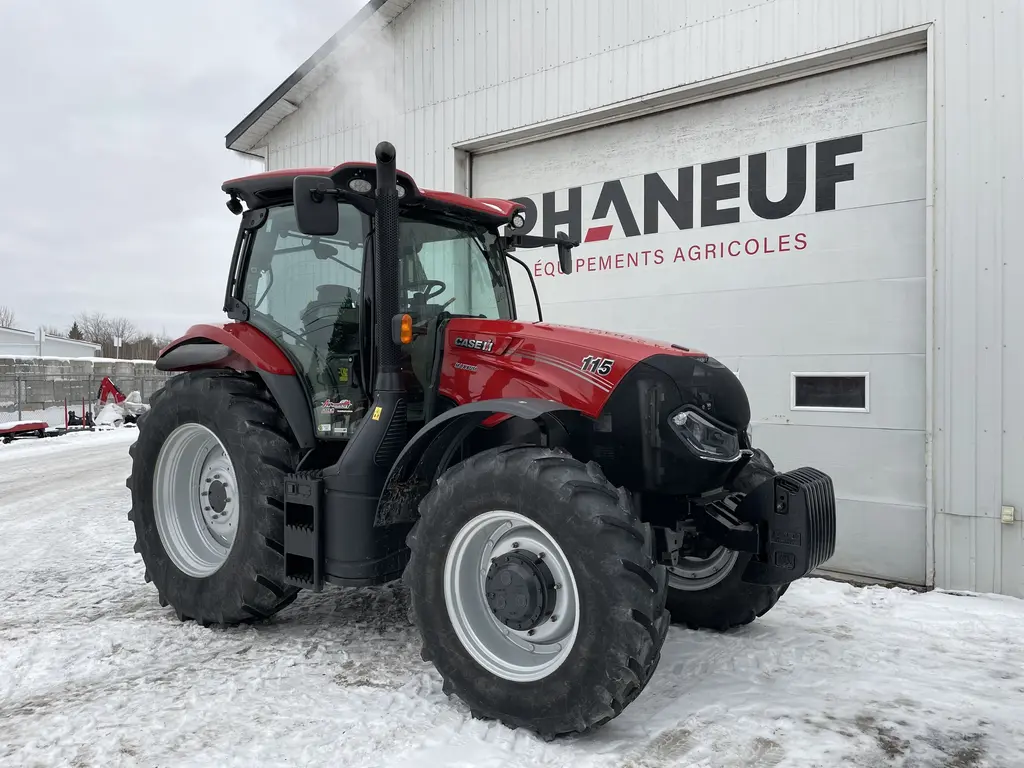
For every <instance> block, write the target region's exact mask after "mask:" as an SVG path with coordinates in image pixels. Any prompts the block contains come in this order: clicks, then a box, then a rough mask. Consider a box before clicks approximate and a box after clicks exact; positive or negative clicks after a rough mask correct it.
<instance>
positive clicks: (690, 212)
mask: <svg viewBox="0 0 1024 768" xmlns="http://www.w3.org/2000/svg"><path fill="white" fill-rule="evenodd" d="M862 149H863V135H862V134H857V135H854V136H845V137H842V138H838V139H830V140H828V141H821V142H818V143H816V144H811V145H807V144H803V145H800V146H795V147H790V148H789V149H787V150H786V170H785V174H786V184H785V192H784V194H782V195H781V196H776V199H772V197H770V196H769V194H768V157H767V154H766V153H764V152H761V153H759V154H756V155H748V156H747V163H746V168H747V173H746V177H745V178H743V179H736V178H733V179H729V178H727V177H730V176H732V177H735V176H737V175H738V174H739V173H740V171H741V162H740V160H741V158H739V157H730V158H728V159H725V160H716V161H714V162H710V163H703V164H702V165H699V166H697V167H696V168H695V167H694V166H686V167H684V168H679V169H677V170H676V172H675V183H674V184H670V183H669V182H668V181H666V179H665V177H664V176H662V174H661V173H658V172H656V173H648V174H645V175H644V176H643V184H642V192H641V193H640V194H639V195H637V194H636V190H637V185H634V191H633V194H632V199H631V196H630V195H627V193H626V189H625V188H624V186H623V180H622V179H616V180H613V181H606V182H604V184H602V185H601V188H600V191H599V192H598V195H597V202H596V203H595V205H594V207H593V210H592V211H588V214H589V215H588V216H587V218H586V219H584V211H583V189H582V187H570V188H569V189H568V190H567V192H568V195H567V197H568V204H567V206H566V207H559V206H558V204H557V203H556V195H555V193H554V192H545V193H544V194H542V195H540V196H539V199H540V207H539V210H538V204H537V199H536V197H537V196H534V197H518V198H513V199H514V200H515V201H516V202H519V203H522V204H523V205H524V206H526V223H525V224H524V225H523V227H522V228H521V229H519V230H515V231H516V232H518V233H520V234H527V233H529V232H531V231H532V230H533V228H534V227H535V226H537V221H538V218H540V220H541V221H542V226H543V232H542V234H544V235H545V236H547V237H553V236H554V235H555V232H556V229H557V228H558V227H567V228H568V232H567V234H568V235H569V237H571V238H572V239H574V240H579V241H580V242H585V243H593V242H599V241H603V240H609V239H610V238H611V237H612V234H613V233H614V232H615V228H616V224H617V225H618V227H620V228H621V229H620V232H619V233H616V234H618V235H619V236H620V237H627V238H628V237H637V236H639V235H651V234H657V233H658V232H660V231H661V222H662V221H663V219H664V217H663V216H662V215H661V212H662V211H664V213H665V214H667V216H668V218H669V219H671V221H672V223H673V224H674V225H675V228H676V229H677V230H680V231H682V230H689V229H694V228H698V227H699V228H703V227H715V226H719V225H722V224H736V223H738V222H739V221H740V207H739V205H737V204H734V205H729V203H730V202H734V203H738V201H740V199H741V196H743V195H745V196H746V201H747V205H748V206H749V208H750V210H751V212H752V213H753V214H754V215H755V216H757V217H758V218H761V219H769V220H775V219H784V218H786V217H787V216H790V215H792V214H793V213H795V212H796V211H797V210H798V209H799V208H800V206H801V205H803V203H804V200H805V199H806V197H807V194H808V192H809V191H810V192H811V194H813V195H814V210H815V211H816V212H819V211H831V210H834V209H835V207H836V187H837V186H838V185H839V184H840V183H842V182H846V181H853V178H854V164H853V162H852V160H847V161H845V162H844V161H843V160H842V157H843V156H844V155H850V154H854V153H857V152H860V151H861V150H862ZM811 154H813V156H814V178H813V180H812V182H811V184H808V178H807V163H808V156H809V155H811ZM772 186H773V187H777V186H781V184H779V185H776V184H773V185H772ZM809 186H811V187H812V189H811V190H809V189H808V187H809ZM695 193H696V194H695ZM563 199H564V197H563ZM538 214H540V215H539V216H538ZM611 217H614V219H612V218H611ZM584 222H586V225H587V229H586V231H584V229H583V227H584ZM797 242H799V238H797ZM748 252H749V250H748ZM733 255H737V254H736V253H734V254H733ZM663 258H664V257H663Z"/></svg>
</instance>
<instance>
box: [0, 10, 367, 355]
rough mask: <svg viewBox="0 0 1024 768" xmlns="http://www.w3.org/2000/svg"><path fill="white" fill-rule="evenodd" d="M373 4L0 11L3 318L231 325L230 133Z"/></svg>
mask: <svg viewBox="0 0 1024 768" xmlns="http://www.w3.org/2000/svg"><path fill="white" fill-rule="evenodd" d="M363 2H365V0H245V1H244V2H242V0H175V1H174V2H169V3H151V2H138V0H135V2H131V1H130V0H89V2H83V0H37V1H36V2H32V1H31V0H21V1H20V2H19V1H18V0H3V1H0V71H2V72H3V73H4V81H5V82H4V88H3V90H4V93H3V96H2V102H0V103H2V105H3V106H2V108H0V113H2V115H3V119H2V120H0V139H2V148H0V153H2V154H0V157H2V159H0V306H3V305H7V306H10V307H12V308H13V309H14V311H15V313H16V317H17V322H16V325H17V327H20V328H26V329H32V328H34V327H37V326H38V325H40V324H46V325H56V326H58V327H61V328H66V327H67V326H69V325H70V323H71V320H72V318H73V316H74V315H76V314H78V313H80V312H83V311H100V312H105V313H106V314H108V315H112V316H120V315H123V316H126V317H129V318H131V319H132V320H134V321H135V322H136V324H137V325H138V326H139V327H140V328H142V329H144V330H149V331H151V332H154V333H166V334H168V335H172V336H173V335H177V334H179V333H181V332H182V331H184V330H185V329H186V328H187V327H188V325H190V324H191V323H193V322H203V321H209V320H214V321H218V320H221V319H223V318H224V315H223V313H222V311H221V305H222V302H223V290H224V281H225V279H226V276H227V267H228V263H229V260H230V257H231V247H232V245H233V243H234V236H235V232H236V227H237V224H238V219H237V218H235V217H234V216H232V215H231V214H230V213H229V212H228V210H227V209H226V208H225V207H224V203H225V201H226V199H227V198H226V196H225V195H224V194H223V193H222V192H221V191H220V185H221V183H222V182H223V181H224V180H225V179H229V178H232V177H234V176H238V175H243V174H245V173H247V172H252V171H253V170H256V171H258V170H261V168H260V167H256V168H253V166H252V165H250V164H249V162H247V161H244V160H242V159H240V158H239V156H238V155H236V154H235V153H233V152H230V151H229V150H227V149H226V148H225V147H224V135H225V134H226V133H227V132H228V131H229V130H230V129H231V128H233V127H234V126H235V125H236V124H237V123H239V122H240V121H241V119H242V118H243V117H244V116H245V115H246V114H248V112H249V111H250V110H252V109H253V108H254V107H255V106H256V105H257V104H258V103H259V102H260V101H262V100H263V98H265V97H266V96H267V95H269V94H270V92H271V91H272V90H273V89H274V88H275V87H277V85H278V84H280V83H281V81H283V80H284V79H285V78H286V77H287V76H288V75H290V74H291V73H292V71H293V70H294V69H295V68H296V67H297V66H298V65H299V64H301V63H302V62H303V61H304V60H305V59H306V58H308V57H309V55H311V54H312V53H313V51H314V50H316V48H317V47H319V46H320V45H321V44H322V43H323V42H324V41H326V40H327V38H329V37H330V36H331V35H332V34H334V32H335V31H337V29H338V28H339V27H340V26H341V25H342V24H343V23H344V22H345V21H346V20H347V19H348V18H349V17H350V16H351V15H352V14H353V13H354V12H355V11H356V10H357V9H358V8H359V6H360V5H362V4H363Z"/></svg>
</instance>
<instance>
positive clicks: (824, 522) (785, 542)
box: [736, 467, 836, 584]
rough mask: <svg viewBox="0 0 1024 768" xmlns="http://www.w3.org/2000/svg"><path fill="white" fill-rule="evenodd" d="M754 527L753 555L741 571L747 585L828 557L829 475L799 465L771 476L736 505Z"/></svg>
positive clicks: (832, 544) (789, 576)
mask: <svg viewBox="0 0 1024 768" xmlns="http://www.w3.org/2000/svg"><path fill="white" fill-rule="evenodd" d="M736 515H737V517H739V518H740V519H741V520H746V521H749V522H751V523H753V524H754V525H755V526H757V528H759V529H760V533H761V536H760V547H759V550H760V551H759V553H758V556H757V557H754V558H752V559H751V561H750V563H749V564H748V565H747V567H746V569H745V570H744V572H743V577H742V578H743V581H746V582H748V583H751V584H788V583H789V582H792V581H795V580H796V579H800V578H803V577H804V576H806V575H807V574H809V573H810V572H811V571H813V570H814V569H816V568H818V567H820V566H821V565H822V564H823V563H825V562H826V561H827V560H829V559H830V558H831V557H832V555H834V554H835V550H836V496H835V490H834V488H833V486H832V478H830V477H829V476H828V475H826V474H825V473H824V472H821V471H820V470H817V469H813V468H811V467H802V468H800V469H795V470H793V471H792V472H784V473H782V474H779V475H776V476H775V477H774V478H772V480H768V481H765V482H764V483H762V484H761V485H759V486H758V487H757V488H755V489H754V490H753V491H752V492H751V493H750V494H749V495H747V496H746V497H745V498H744V499H743V501H742V502H741V503H740V505H739V506H738V507H737V508H736Z"/></svg>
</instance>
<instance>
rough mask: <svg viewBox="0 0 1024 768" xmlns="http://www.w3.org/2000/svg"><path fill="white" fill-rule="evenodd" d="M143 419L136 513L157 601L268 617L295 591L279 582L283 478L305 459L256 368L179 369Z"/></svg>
mask: <svg viewBox="0 0 1024 768" xmlns="http://www.w3.org/2000/svg"><path fill="white" fill-rule="evenodd" d="M151 402H152V408H151V409H150V410H149V411H147V412H146V413H144V414H142V416H140V417H139V420H138V425H139V437H138V440H137V441H136V442H135V444H134V445H133V446H132V447H131V449H130V454H131V456H132V462H133V463H132V474H131V476H130V477H129V478H128V481H127V483H126V485H127V486H128V488H129V489H130V490H131V492H132V510H131V512H129V513H128V519H129V520H131V521H132V522H133V523H134V524H135V533H136V544H135V551H136V552H138V553H139V554H141V555H142V559H143V562H144V563H145V566H146V580H147V581H152V582H153V584H154V585H155V586H156V588H157V592H158V594H159V599H160V604H161V605H170V606H171V607H172V608H173V609H174V611H175V613H176V615H177V616H178V618H179V619H181V620H182V621H184V620H187V619H194V620H196V621H199V622H201V623H204V624H236V623H241V622H245V621H251V620H254V619H266V618H268V617H270V616H272V615H273V614H274V613H276V612H277V611H279V610H281V609H282V608H283V607H285V606H286V605H288V604H289V603H290V602H292V600H294V599H295V595H296V594H297V591H298V590H297V589H295V588H293V587H289V586H286V585H285V584H284V583H283V581H282V578H283V575H284V555H283V546H282V540H283V529H284V518H283V480H284V474H285V473H286V472H289V471H291V469H292V468H293V467H294V466H295V463H296V461H297V459H298V449H297V446H296V444H295V440H294V438H293V437H292V436H291V432H290V430H289V428H288V425H287V422H286V421H285V420H284V418H283V416H282V415H281V413H280V412H279V410H278V409H277V407H276V405H275V404H274V402H273V400H272V399H271V398H270V396H269V395H268V394H267V392H266V390H265V389H264V388H263V387H262V384H261V383H260V382H259V380H258V379H256V378H255V377H253V376H249V375H245V374H239V373H235V372H233V371H224V370H216V371H198V372H194V373H184V374H180V375H178V376H175V377H173V378H171V379H170V380H169V381H168V383H167V385H166V386H165V387H164V388H163V389H162V390H161V391H159V392H157V393H156V394H155V395H154V396H153V398H152V401H151Z"/></svg>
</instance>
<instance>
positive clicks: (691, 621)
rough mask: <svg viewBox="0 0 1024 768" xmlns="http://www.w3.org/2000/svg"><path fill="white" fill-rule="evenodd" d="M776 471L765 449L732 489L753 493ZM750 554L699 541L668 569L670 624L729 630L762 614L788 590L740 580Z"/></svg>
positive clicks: (752, 460)
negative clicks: (691, 550)
mask: <svg viewBox="0 0 1024 768" xmlns="http://www.w3.org/2000/svg"><path fill="white" fill-rule="evenodd" d="M775 474H777V473H776V471H775V465H774V464H773V463H772V460H771V459H770V458H769V457H768V454H766V453H765V452H764V451H762V450H760V449H756V450H755V451H754V457H753V458H752V459H751V460H750V462H749V463H748V464H747V466H746V467H744V468H743V471H742V472H740V474H739V476H738V477H737V478H736V481H735V484H734V488H733V490H736V491H739V492H741V493H750V492H752V491H753V490H754V489H755V488H756V487H757V486H758V485H760V484H761V483H763V482H765V481H767V480H769V479H771V478H772V477H773V476H774V475H775ZM751 557H752V555H751V554H750V553H748V552H737V551H736V550H732V549H726V548H725V547H721V546H717V547H716V546H715V545H714V544H710V543H709V542H706V541H699V542H698V545H697V547H696V548H695V550H694V551H693V552H690V553H687V554H686V555H685V556H683V555H681V556H680V558H679V562H678V564H677V565H676V566H673V567H671V568H669V574H668V601H667V605H668V609H669V611H670V612H671V613H672V621H673V622H675V623H677V624H682V625H683V626H686V627H689V628H690V629H714V630H718V631H725V630H728V629H732V628H733V627H740V626H744V625H746V624H749V623H750V622H752V621H754V619H757V618H759V617H761V616H764V615H765V614H766V613H768V611H770V610H771V609H772V608H774V607H775V604H776V603H777V602H778V601H779V598H781V597H782V596H783V595H784V594H785V593H786V590H787V589H788V588H789V585H788V584H785V585H783V586H782V587H776V586H770V585H761V584H748V583H746V582H745V581H743V580H742V579H741V578H740V577H741V576H742V574H743V570H744V569H745V568H746V567H747V563H748V562H750V558H751Z"/></svg>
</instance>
